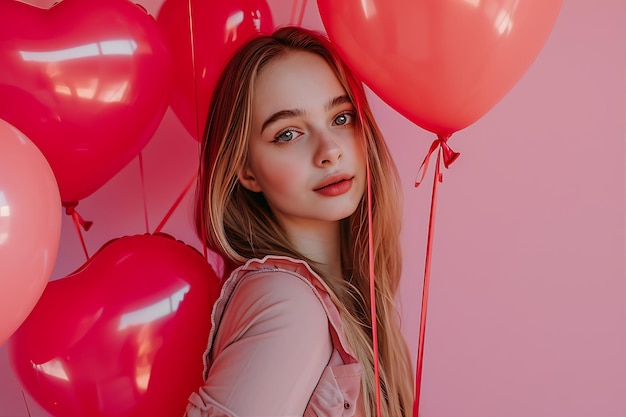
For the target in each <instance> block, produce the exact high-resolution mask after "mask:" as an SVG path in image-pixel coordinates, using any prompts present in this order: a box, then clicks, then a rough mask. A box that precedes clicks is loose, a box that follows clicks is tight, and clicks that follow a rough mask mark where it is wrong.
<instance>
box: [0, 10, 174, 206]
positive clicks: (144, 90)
mask: <svg viewBox="0 0 626 417" xmlns="http://www.w3.org/2000/svg"><path fill="white" fill-rule="evenodd" d="M0 62H1V63H2V64H1V65H0V97H1V99H0V118H2V119H4V120H6V121H7V122H9V123H11V124H12V125H13V126H15V127H17V128H18V129H20V130H21V131H22V132H24V134H25V135H26V136H28V137H29V138H30V139H31V140H32V141H33V142H34V143H35V144H36V145H37V146H38V147H39V149H40V150H41V152H42V153H43V154H44V156H45V157H46V159H47V160H48V162H49V163H50V166H51V167H52V170H53V172H54V174H55V177H56V179H57V183H58V185H59V191H60V193H61V200H62V201H64V202H77V201H78V200H81V199H83V198H85V197H87V196H88V195H90V194H91V193H93V192H94V191H96V190H97V189H98V188H100V187H101V186H102V185H104V183H106V182H107V181H108V180H109V179H111V178H112V177H113V176H114V175H115V174H116V173H117V172H119V171H120V170H121V169H122V168H123V167H124V166H125V165H127V164H128V162H130V161H131V160H132V159H133V158H134V157H135V156H137V154H138V153H139V152H140V151H141V149H142V148H143V147H144V146H145V145H146V144H147V143H148V141H149V140H150V138H151V137H152V135H153V134H154V132H155V130H156V129H157V127H158V125H159V123H160V121H161V119H162V118H163V115H164V113H165V110H166V109H167V104H168V100H169V93H170V91H171V83H172V68H171V60H170V55H169V52H168V50H167V48H166V46H165V44H164V41H163V39H162V36H161V34H160V31H159V30H158V28H157V26H156V22H155V20H154V18H152V17H151V16H149V15H148V14H146V12H145V11H144V10H143V9H142V8H140V7H139V6H137V5H135V4H133V3H130V2H129V1H127V0H107V1H82V0H64V1H62V2H61V3H59V4H57V5H55V6H53V7H51V8H50V9H41V8H38V7H34V6H31V5H28V4H25V3H22V2H19V1H15V0H1V1H0Z"/></svg>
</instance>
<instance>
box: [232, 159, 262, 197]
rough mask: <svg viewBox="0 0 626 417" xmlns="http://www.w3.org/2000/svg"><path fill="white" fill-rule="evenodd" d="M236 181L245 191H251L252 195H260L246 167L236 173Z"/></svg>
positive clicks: (258, 188) (259, 188)
mask: <svg viewBox="0 0 626 417" xmlns="http://www.w3.org/2000/svg"><path fill="white" fill-rule="evenodd" d="M237 179H238V180H239V184H241V185H242V186H243V188H245V189H246V190H249V191H252V192H253V193H260V192H261V191H263V190H262V189H261V186H260V185H259V183H258V182H257V180H256V178H255V177H254V173H253V172H252V170H251V169H250V167H249V166H248V165H246V166H245V167H244V168H242V169H240V170H239V172H237Z"/></svg>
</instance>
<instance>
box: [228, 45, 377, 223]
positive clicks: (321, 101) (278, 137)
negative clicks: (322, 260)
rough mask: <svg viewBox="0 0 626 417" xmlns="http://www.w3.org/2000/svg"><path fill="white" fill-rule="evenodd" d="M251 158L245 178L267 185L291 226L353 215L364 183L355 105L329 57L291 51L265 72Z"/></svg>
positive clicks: (257, 91) (251, 184)
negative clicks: (328, 62) (328, 59)
mask: <svg viewBox="0 0 626 417" xmlns="http://www.w3.org/2000/svg"><path fill="white" fill-rule="evenodd" d="M252 97H253V98H252V127H251V132H250V137H249V148H248V152H249V155H248V156H249V163H248V165H247V166H246V167H245V168H244V169H243V170H241V171H240V173H239V181H240V183H241V184H242V185H243V186H244V187H246V188H247V189H249V190H251V191H254V192H262V193H263V194H264V196H265V198H266V199H267V201H268V203H269V205H270V207H271V208H272V211H273V212H274V214H275V216H276V217H277V218H278V220H279V221H280V223H281V225H282V226H283V227H284V228H285V229H286V230H287V231H288V232H289V231H296V230H298V229H299V228H309V229H310V228H311V227H318V226H322V224H323V223H329V222H337V221H338V220H340V219H343V218H346V217H348V216H350V215H351V214H352V213H353V212H354V211H355V209H356V208H357V206H358V204H359V202H360V200H361V197H362V196H363V193H364V190H365V185H366V161H365V153H364V149H363V143H362V142H363V141H362V138H361V137H360V134H359V133H358V132H359V131H360V130H359V129H358V128H357V122H356V117H355V108H354V106H353V104H352V103H351V102H350V99H349V98H348V96H347V94H346V91H345V90H344V88H343V86H342V85H341V83H340V82H339V80H338V79H337V78H336V77H335V74H334V73H333V71H332V70H331V68H330V66H329V65H328V64H327V63H326V61H325V60H324V59H323V58H321V57H319V56H317V55H315V54H312V53H309V52H302V51H298V52H289V53H287V55H285V56H282V57H280V58H278V59H275V60H274V61H272V62H270V63H269V64H267V65H266V66H265V67H264V68H263V69H262V70H261V72H260V73H259V75H258V78H257V80H256V84H255V88H254V91H253V96H252Z"/></svg>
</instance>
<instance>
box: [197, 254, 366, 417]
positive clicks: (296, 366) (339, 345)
mask: <svg viewBox="0 0 626 417" xmlns="http://www.w3.org/2000/svg"><path fill="white" fill-rule="evenodd" d="M211 322H212V329H211V332H210V334H209V342H208V347H207V350H206V353H205V356H204V364H205V372H204V379H205V384H204V385H203V386H202V387H200V389H199V391H198V392H194V393H192V394H191V396H190V397H189V403H188V405H187V411H186V413H185V417H256V416H259V417H261V416H267V417H293V416H298V417H300V416H304V417H363V416H365V411H364V407H363V401H362V399H361V397H360V390H361V364H360V363H359V362H358V361H357V360H356V358H355V357H354V355H353V354H352V353H351V351H350V347H349V345H348V343H347V340H346V336H345V334H344V331H343V326H342V323H341V320H340V317H339V312H338V310H337V307H336V306H335V304H334V303H333V302H332V300H331V299H330V296H329V289H328V287H327V286H326V285H325V284H324V282H323V281H322V280H321V278H320V277H319V276H318V275H317V274H316V273H315V272H313V270H312V269H311V268H310V267H309V266H308V265H307V264H306V263H305V262H303V261H300V260H296V259H292V258H288V257H282V256H267V257H265V258H263V259H261V260H259V259H251V260H250V261H248V262H247V263H246V264H245V265H243V266H241V267H239V268H237V269H236V270H235V271H233V273H232V274H231V276H230V277H229V278H228V279H227V280H226V281H225V282H224V286H223V287H222V293H221V295H220V297H219V298H218V300H217V301H216V303H215V305H214V306H213V313H212V316H211Z"/></svg>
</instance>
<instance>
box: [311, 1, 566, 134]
mask: <svg viewBox="0 0 626 417" xmlns="http://www.w3.org/2000/svg"><path fill="white" fill-rule="evenodd" d="M317 3H318V6H319V10H320V15H321V17H322V21H323V24H324V27H325V28H326V31H327V32H328V35H329V37H330V38H331V40H332V41H333V43H334V44H335V45H336V46H337V48H338V49H339V51H340V53H341V55H342V56H343V57H344V59H346V61H348V63H349V64H350V65H351V67H352V68H353V69H354V71H356V72H357V73H358V74H359V75H360V77H361V78H362V79H363V81H364V82H365V83H366V84H367V85H368V86H369V87H370V88H371V89H372V90H373V91H374V92H375V93H376V94H377V95H378V96H379V97H381V98H382V99H383V100H384V101H385V102H387V104H389V105H390V106H391V107H393V108H394V109H395V110H396V111H398V112H399V113H401V114H402V115H404V116H405V117H407V118H408V119H409V120H411V121H412V122H414V123H415V124H417V125H419V126H421V127H423V128H424V129H426V130H429V131H432V132H434V133H438V134H441V135H450V134H452V133H454V132H456V131H458V130H460V129H463V128H465V127H467V126H469V125H470V124H472V123H474V122H475V121H476V120H478V119H479V118H480V117H481V116H482V115H484V114H485V113H486V112H487V111H488V110H489V109H491V108H492V107H493V106H494V105H495V104H496V103H497V102H498V101H500V100H501V99H502V97H504V95H505V94H506V93H507V92H508V91H509V90H510V89H511V88H512V87H513V86H514V85H515V83H517V81H518V80H519V79H520V77H521V76H522V75H523V74H524V73H525V72H526V70H527V69H528V68H529V66H530V65H531V63H532V62H533V61H534V60H535V58H536V57H537V54H538V53H539V51H540V50H541V49H542V47H543V45H544V43H545V41H546V39H547V37H548V35H549V34H550V32H551V30H552V27H553V25H554V23H555V20H556V17H557V15H558V12H559V9H560V7H561V0H525V1H510V0H420V1H415V0H367V1H361V0H318V2H317Z"/></svg>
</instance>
